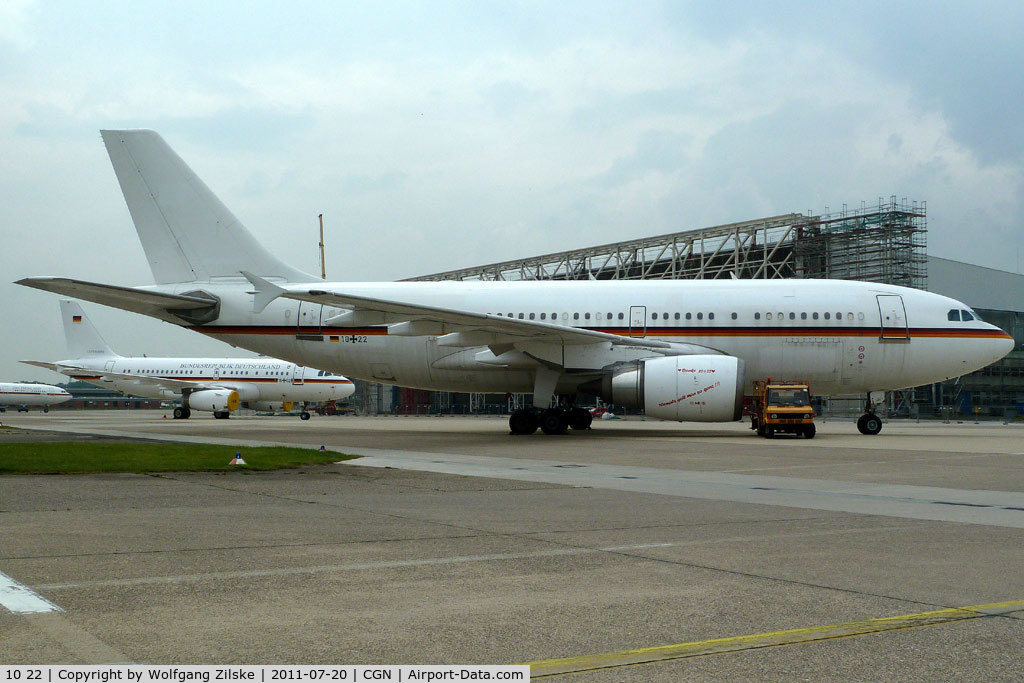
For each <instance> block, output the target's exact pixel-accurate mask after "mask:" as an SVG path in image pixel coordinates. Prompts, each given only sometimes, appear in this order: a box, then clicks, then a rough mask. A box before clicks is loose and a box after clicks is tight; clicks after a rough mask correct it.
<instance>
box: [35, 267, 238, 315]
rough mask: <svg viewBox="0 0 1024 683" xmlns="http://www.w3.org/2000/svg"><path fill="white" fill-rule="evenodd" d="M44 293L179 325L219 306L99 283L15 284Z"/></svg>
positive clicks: (49, 280)
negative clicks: (60, 295) (61, 295)
mask: <svg viewBox="0 0 1024 683" xmlns="http://www.w3.org/2000/svg"><path fill="white" fill-rule="evenodd" d="M15 284H18V285H24V286H25V287H33V288H35V289H41V290H43V291H46V292H56V293H57V294H63V295H65V296H72V297H75V298H76V299H84V300H85V301H92V302H93V303H97V304H103V305H104V306H110V307H112V308H120V309H121V310H123V311H131V312H132V313H141V314H143V315H149V316H153V317H154V318H160V319H161V320H166V321H168V322H173V323H176V324H180V323H181V322H182V320H185V321H193V320H201V319H203V318H209V317H210V314H213V318H216V312H217V311H218V309H219V307H220V302H219V301H218V300H217V299H215V298H213V297H210V296H208V295H207V296H200V295H191V294H164V293H162V292H154V291H150V290H146V289H140V288H137V287H120V286H118V285H105V284H102V283H99V282H86V281H84V280H72V279H70V278H63V277H27V278H24V279H22V280H18V281H16V282H15Z"/></svg>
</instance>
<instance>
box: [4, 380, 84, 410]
mask: <svg viewBox="0 0 1024 683" xmlns="http://www.w3.org/2000/svg"><path fill="white" fill-rule="evenodd" d="M70 399H71V394H69V393H68V392H66V391H64V390H63V389H61V388H60V387H54V386H51V385H49V384H29V383H27V382H0V412H2V411H3V410H4V407H3V406H18V411H19V412H21V411H22V410H26V411H27V410H28V407H29V406H42V408H43V412H44V413H48V412H50V406H52V405H54V404H55V403H63V402H64V401H68V400H70Z"/></svg>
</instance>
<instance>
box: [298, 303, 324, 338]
mask: <svg viewBox="0 0 1024 683" xmlns="http://www.w3.org/2000/svg"><path fill="white" fill-rule="evenodd" d="M323 312H324V307H323V306H322V305H321V304H311V303H309V302H308V301H300V302H299V314H298V316H296V318H295V338H296V339H302V340H304V341H323V340H324V335H323V327H322V317H323Z"/></svg>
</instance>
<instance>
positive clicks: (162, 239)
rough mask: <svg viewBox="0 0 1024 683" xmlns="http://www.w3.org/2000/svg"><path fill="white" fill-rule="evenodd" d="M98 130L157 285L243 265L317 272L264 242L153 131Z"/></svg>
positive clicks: (234, 273) (293, 273) (300, 278)
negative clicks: (296, 264)
mask: <svg viewBox="0 0 1024 683" xmlns="http://www.w3.org/2000/svg"><path fill="white" fill-rule="evenodd" d="M100 134H101V135H102V136H103V144H104V145H106V148H107V154H109V155H110V162H111V164H113V166H114V172H115V173H116V174H117V180H118V183H120V185H121V192H122V193H123V194H124V199H125V203H126V204H128V210H129V212H131V215H132V221H133V222H134V223H135V230H136V231H137V232H138V233H139V240H140V241H141V242H142V248H143V250H145V252H146V258H147V259H148V260H149V267H150V270H152V271H153V277H154V278H155V280H156V282H157V284H172V283H178V282H209V281H210V280H211V279H213V278H217V277H239V271H241V270H247V271H250V272H253V273H256V274H258V275H260V276H262V277H264V278H279V279H283V280H285V281H295V282H308V281H311V280H315V279H316V278H314V277H312V276H310V275H308V274H306V273H303V272H302V271H299V270H296V269H294V268H292V267H291V266H288V265H287V264H285V263H283V262H282V261H280V260H279V259H277V258H276V257H275V256H273V255H272V254H271V253H270V252H268V251H267V250H266V249H265V248H263V246H262V245H261V244H260V243H259V242H257V241H256V239H255V238H254V237H253V236H252V234H251V233H250V232H249V231H248V230H247V229H246V227H245V226H244V225H242V223H241V222H240V221H239V220H238V219H237V218H235V216H234V214H232V213H231V211H230V210H229V209H228V208H227V207H226V206H224V204H223V203H221V201H220V200H219V199H218V198H217V196H216V195H215V194H214V193H213V192H212V191H211V190H210V188H209V187H207V186H206V184H205V183H203V181H202V180H200V179H199V177H198V176H196V174H195V173H194V172H193V171H192V169H191V168H189V167H188V165H187V164H186V163H185V162H184V161H182V159H181V157H179V156H178V155H177V154H175V152H174V150H172V149H171V148H170V146H168V144H167V143H166V142H164V139H163V138H162V137H160V136H159V135H158V134H157V133H156V132H154V131H151V130H104V131H100Z"/></svg>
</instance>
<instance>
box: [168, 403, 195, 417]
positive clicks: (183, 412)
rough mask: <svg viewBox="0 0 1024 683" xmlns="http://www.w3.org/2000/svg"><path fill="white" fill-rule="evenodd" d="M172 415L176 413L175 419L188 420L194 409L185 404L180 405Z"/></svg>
mask: <svg viewBox="0 0 1024 683" xmlns="http://www.w3.org/2000/svg"><path fill="white" fill-rule="evenodd" d="M172 415H174V419H175V420H187V419H188V418H190V417H191V416H192V411H191V410H189V409H188V408H185V407H184V406H178V407H177V408H175V409H174V412H173V413H172Z"/></svg>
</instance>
